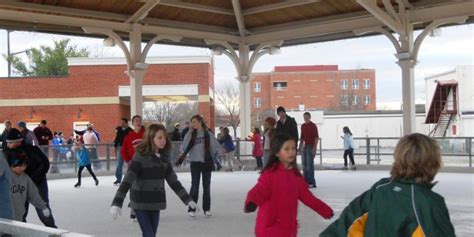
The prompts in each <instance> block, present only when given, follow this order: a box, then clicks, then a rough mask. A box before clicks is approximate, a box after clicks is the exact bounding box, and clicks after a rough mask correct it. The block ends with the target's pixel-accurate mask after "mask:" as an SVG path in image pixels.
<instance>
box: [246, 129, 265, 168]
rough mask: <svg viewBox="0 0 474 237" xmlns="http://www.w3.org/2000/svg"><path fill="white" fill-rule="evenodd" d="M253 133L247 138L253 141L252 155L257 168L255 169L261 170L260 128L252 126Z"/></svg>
mask: <svg viewBox="0 0 474 237" xmlns="http://www.w3.org/2000/svg"><path fill="white" fill-rule="evenodd" d="M252 133H253V135H252V136H249V137H248V138H247V140H250V141H253V150H252V156H253V157H255V159H256V160H257V168H255V170H261V169H262V168H263V162H262V156H263V149H262V136H261V135H260V129H258V128H257V127H255V128H253V131H252Z"/></svg>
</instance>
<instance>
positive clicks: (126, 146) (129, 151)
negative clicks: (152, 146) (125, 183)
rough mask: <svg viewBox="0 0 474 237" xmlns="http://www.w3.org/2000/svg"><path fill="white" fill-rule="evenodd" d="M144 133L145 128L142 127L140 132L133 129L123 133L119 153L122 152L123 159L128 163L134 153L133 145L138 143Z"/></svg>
mask: <svg viewBox="0 0 474 237" xmlns="http://www.w3.org/2000/svg"><path fill="white" fill-rule="evenodd" d="M144 133H145V128H144V127H142V129H140V132H138V133H136V132H135V130H132V131H130V132H128V133H127V135H125V137H124V138H123V143H122V149H121V150H120V153H121V154H122V159H123V161H125V162H127V163H130V161H132V159H133V155H135V147H137V146H138V145H140V143H141V142H142V139H143V134H144Z"/></svg>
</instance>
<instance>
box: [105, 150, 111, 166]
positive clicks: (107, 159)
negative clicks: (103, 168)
mask: <svg viewBox="0 0 474 237" xmlns="http://www.w3.org/2000/svg"><path fill="white" fill-rule="evenodd" d="M105 151H106V155H105V159H106V162H107V171H109V170H110V146H109V144H105Z"/></svg>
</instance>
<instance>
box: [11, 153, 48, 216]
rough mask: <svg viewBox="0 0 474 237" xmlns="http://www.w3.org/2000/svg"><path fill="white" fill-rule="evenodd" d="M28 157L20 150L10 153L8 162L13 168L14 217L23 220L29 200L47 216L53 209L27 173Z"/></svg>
mask: <svg viewBox="0 0 474 237" xmlns="http://www.w3.org/2000/svg"><path fill="white" fill-rule="evenodd" d="M27 162H28V157H27V156H26V154H25V153H23V152H22V151H20V150H16V151H15V152H10V153H8V163H9V164H10V168H11V170H12V180H11V189H10V191H11V196H12V206H13V219H14V220H16V221H23V215H24V214H25V202H26V201H28V202H30V203H31V204H33V206H35V207H36V208H39V209H41V210H42V213H43V215H44V216H45V217H50V216H51V211H50V210H49V208H48V207H47V206H46V202H44V201H43V199H42V198H41V196H40V194H39V192H38V188H37V187H36V185H35V183H34V182H33V180H31V178H30V177H29V176H28V175H27V174H25V170H26V167H27Z"/></svg>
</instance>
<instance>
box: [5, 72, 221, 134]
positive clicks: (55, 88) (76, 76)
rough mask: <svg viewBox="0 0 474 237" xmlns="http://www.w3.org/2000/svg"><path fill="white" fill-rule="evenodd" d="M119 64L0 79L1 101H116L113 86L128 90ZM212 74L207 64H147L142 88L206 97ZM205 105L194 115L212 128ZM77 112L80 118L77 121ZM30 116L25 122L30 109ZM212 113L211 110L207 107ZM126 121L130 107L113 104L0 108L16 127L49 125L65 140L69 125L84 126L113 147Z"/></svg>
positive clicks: (211, 119)
mask: <svg viewBox="0 0 474 237" xmlns="http://www.w3.org/2000/svg"><path fill="white" fill-rule="evenodd" d="M125 70H126V66H124V65H103V66H101V65H94V66H71V67H69V76H66V77H30V78H15V79H8V78H0V88H1V89H0V99H41V98H72V97H117V96H118V86H126V85H129V81H130V79H129V77H128V76H127V75H126V74H125V73H124V71H125ZM213 81H214V75H213V68H212V65H210V64H152V65H150V66H149V68H148V71H147V73H146V75H145V78H144V81H143V84H144V85H169V84H198V88H199V89H198V91H199V94H200V95H207V94H208V93H209V85H210V84H211V86H213ZM203 106H204V107H203ZM209 106H210V103H204V104H203V103H200V106H199V107H200V109H199V112H200V113H201V112H202V115H203V116H204V118H205V119H206V121H207V122H208V124H210V125H213V124H214V113H211V112H210V109H211V108H210V107H209ZM79 107H80V108H81V109H82V111H83V112H82V113H81V118H80V119H78V118H77V114H78V110H79ZM32 108H33V109H34V111H35V113H34V114H33V115H34V117H33V118H32V119H30V118H29V117H30V112H31V109H32ZM212 109H213V107H212ZM122 117H126V118H129V119H130V117H131V116H130V107H129V106H128V105H123V104H112V105H67V106H25V107H0V121H4V120H6V119H10V120H11V121H12V122H13V123H14V125H15V127H16V123H17V122H18V121H20V120H23V121H25V122H39V121H40V120H42V119H46V120H48V127H49V128H50V129H51V130H52V131H62V132H64V133H65V135H67V136H69V134H70V132H72V126H73V122H79V121H89V122H91V123H93V124H94V126H95V127H96V129H97V130H98V131H99V132H100V134H101V140H102V142H112V141H113V139H114V137H115V134H114V132H115V131H114V128H115V127H116V126H117V125H119V123H120V118H122Z"/></svg>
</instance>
